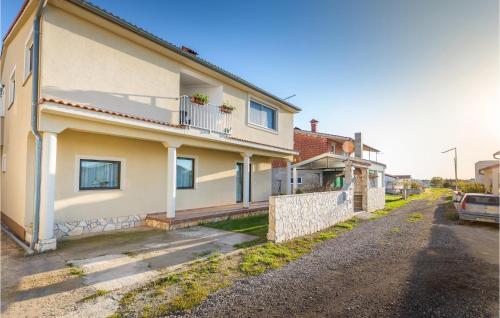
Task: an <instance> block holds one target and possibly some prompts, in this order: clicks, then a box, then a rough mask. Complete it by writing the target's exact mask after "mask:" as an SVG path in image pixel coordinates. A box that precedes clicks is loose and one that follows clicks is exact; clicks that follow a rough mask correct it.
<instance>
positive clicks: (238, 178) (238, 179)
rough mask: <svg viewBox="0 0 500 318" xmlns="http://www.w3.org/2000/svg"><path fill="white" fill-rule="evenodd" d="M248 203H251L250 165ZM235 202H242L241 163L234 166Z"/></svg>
mask: <svg viewBox="0 0 500 318" xmlns="http://www.w3.org/2000/svg"><path fill="white" fill-rule="evenodd" d="M249 172H250V173H249V174H248V175H249V176H250V193H249V194H250V198H249V199H250V202H252V164H250V171H249ZM236 202H237V203H240V202H243V163H241V162H238V163H237V164H236Z"/></svg>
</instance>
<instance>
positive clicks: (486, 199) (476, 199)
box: [465, 195, 499, 206]
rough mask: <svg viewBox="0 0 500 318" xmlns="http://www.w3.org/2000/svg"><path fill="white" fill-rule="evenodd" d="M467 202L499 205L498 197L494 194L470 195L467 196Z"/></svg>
mask: <svg viewBox="0 0 500 318" xmlns="http://www.w3.org/2000/svg"><path fill="white" fill-rule="evenodd" d="M465 202H467V203H471V204H482V205H496V206H498V203H499V200H498V197H494V196H491V197H490V196H478V195H468V196H467V198H466V201H465Z"/></svg>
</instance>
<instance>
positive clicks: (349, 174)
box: [344, 160, 354, 185]
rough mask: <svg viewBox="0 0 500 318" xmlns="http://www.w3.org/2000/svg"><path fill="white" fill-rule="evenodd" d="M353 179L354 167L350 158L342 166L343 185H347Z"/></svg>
mask: <svg viewBox="0 0 500 318" xmlns="http://www.w3.org/2000/svg"><path fill="white" fill-rule="evenodd" d="M353 181H354V167H353V165H352V162H351V161H350V160H347V161H346V163H345V168H344V185H349V184H351V183H352V182H353Z"/></svg>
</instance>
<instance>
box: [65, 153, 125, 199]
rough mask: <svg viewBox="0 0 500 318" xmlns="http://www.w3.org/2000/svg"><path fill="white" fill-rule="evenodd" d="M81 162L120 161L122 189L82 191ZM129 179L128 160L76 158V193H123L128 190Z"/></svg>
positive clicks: (96, 157) (97, 157)
mask: <svg viewBox="0 0 500 318" xmlns="http://www.w3.org/2000/svg"><path fill="white" fill-rule="evenodd" d="M80 160H102V161H119V162H120V188H119V189H104V188H103V189H95V190H80ZM126 178H127V160H126V159H125V158H116V157H101V156H87V155H76V156H75V169H74V177H73V179H74V183H73V184H74V191H75V192H82V193H91V192H97V193H100V192H110V191H123V190H125V189H126V185H127V183H126V182H125V180H126Z"/></svg>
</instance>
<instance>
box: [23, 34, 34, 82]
mask: <svg viewBox="0 0 500 318" xmlns="http://www.w3.org/2000/svg"><path fill="white" fill-rule="evenodd" d="M32 46H33V31H31V32H30V34H29V35H28V38H27V39H26V41H25V42H24V71H23V86H24V84H25V83H26V81H27V79H28V78H29V77H30V75H31V73H33V50H32V51H31V53H32V54H31V61H30V63H31V70H30V69H29V68H28V53H29V48H30V47H32Z"/></svg>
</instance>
